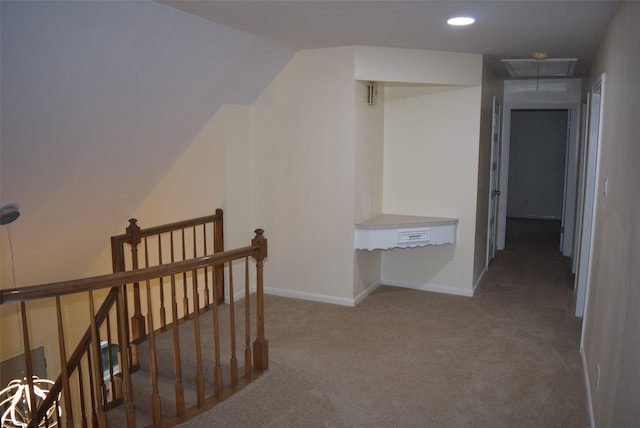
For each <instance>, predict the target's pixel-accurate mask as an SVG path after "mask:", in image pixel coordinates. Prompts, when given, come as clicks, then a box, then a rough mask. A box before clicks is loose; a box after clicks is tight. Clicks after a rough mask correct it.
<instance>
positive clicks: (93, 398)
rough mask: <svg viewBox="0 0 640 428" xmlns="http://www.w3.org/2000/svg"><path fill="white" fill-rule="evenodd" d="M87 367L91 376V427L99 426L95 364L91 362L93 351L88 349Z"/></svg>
mask: <svg viewBox="0 0 640 428" xmlns="http://www.w3.org/2000/svg"><path fill="white" fill-rule="evenodd" d="M87 368H88V370H87V371H88V372H89V374H88V375H87V376H88V377H89V391H90V396H89V398H90V400H91V402H90V403H89V405H90V406H91V427H97V426H98V413H96V406H95V403H96V393H95V391H96V389H95V387H94V381H93V365H92V364H91V352H90V351H87Z"/></svg>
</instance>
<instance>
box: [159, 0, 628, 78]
mask: <svg viewBox="0 0 640 428" xmlns="http://www.w3.org/2000/svg"><path fill="white" fill-rule="evenodd" d="M162 3H164V4H168V5H170V6H172V7H176V8H179V9H182V10H183V11H186V12H188V13H191V14H194V15H198V16H201V17H203V18H206V19H208V20H211V21H215V22H218V23H221V24H224V25H227V26H230V27H234V28H237V29H240V30H243V31H247V32H250V33H253V34H256V35H259V36H262V37H265V38H267V39H270V40H272V41H275V42H277V43H280V44H283V45H286V46H289V47H292V48H295V49H310V48H321V47H332V46H342V45H354V44H355V45H373V46H386V47H400V48H414V49H429V50H444V51H452V52H467V53H480V54H485V55H487V57H488V59H489V61H490V62H491V64H492V65H494V68H496V71H498V72H499V73H500V74H501V75H502V76H506V73H504V68H503V67H502V65H501V64H500V59H503V58H530V57H531V55H532V54H533V53H534V52H541V51H543V52H548V53H549V56H550V57H555V58H559V57H572V58H573V57H575V58H578V59H579V61H578V65H577V67H576V73H577V74H578V75H584V74H585V73H586V71H587V70H588V65H589V62H590V58H591V56H592V54H593V52H594V50H595V47H596V43H597V41H598V40H599V39H600V36H601V35H602V32H603V31H604V29H605V27H606V24H607V22H608V21H609V19H610V18H611V16H612V14H613V11H614V10H615V8H616V7H617V4H618V2H617V1H598V0H591V1H578V0H576V1H557V0H546V1H519V0H512V1H506V0H503V1H482V0H477V1H456V0H449V1H331V0H309V1H304V0H303V1H271V0H261V1H239V0H232V1H202V0H195V1H194V0H168V1H162ZM455 15H470V16H473V17H475V18H476V23H475V24H474V25H472V26H470V27H465V28H454V27H450V26H448V25H447V24H446V19H447V18H449V17H451V16H455Z"/></svg>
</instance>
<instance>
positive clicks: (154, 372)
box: [144, 237, 162, 427]
mask: <svg viewBox="0 0 640 428" xmlns="http://www.w3.org/2000/svg"><path fill="white" fill-rule="evenodd" d="M144 247H145V252H144V263H145V267H149V252H148V251H147V238H146V237H145V238H144ZM146 284H147V326H148V327H149V334H148V336H147V337H148V340H149V372H150V374H151V409H152V416H153V426H154V427H159V426H160V424H161V423H162V415H161V412H160V409H161V405H160V404H161V403H160V393H159V392H158V359H157V355H156V333H155V331H154V330H155V327H154V325H153V305H152V302H151V282H150V281H149V280H147V281H146Z"/></svg>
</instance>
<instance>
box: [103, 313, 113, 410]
mask: <svg viewBox="0 0 640 428" xmlns="http://www.w3.org/2000/svg"><path fill="white" fill-rule="evenodd" d="M105 324H106V325H107V367H108V369H109V390H110V391H111V397H109V396H105V400H107V401H108V402H114V401H115V400H116V384H115V376H114V374H113V366H114V361H113V355H112V354H111V345H112V343H113V340H112V338H111V319H110V317H107V318H106V319H105Z"/></svg>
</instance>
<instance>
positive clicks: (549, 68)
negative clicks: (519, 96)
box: [502, 58, 578, 77]
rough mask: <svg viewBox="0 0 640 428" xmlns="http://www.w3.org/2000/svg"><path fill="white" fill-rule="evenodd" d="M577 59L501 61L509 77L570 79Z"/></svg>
mask: <svg viewBox="0 0 640 428" xmlns="http://www.w3.org/2000/svg"><path fill="white" fill-rule="evenodd" d="M577 62H578V59H577V58H549V59H544V60H538V59H503V60H502V63H503V64H504V67H505V68H506V69H507V72H508V73H509V75H510V76H511V77H571V76H573V72H574V70H575V68H576V63H577Z"/></svg>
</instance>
